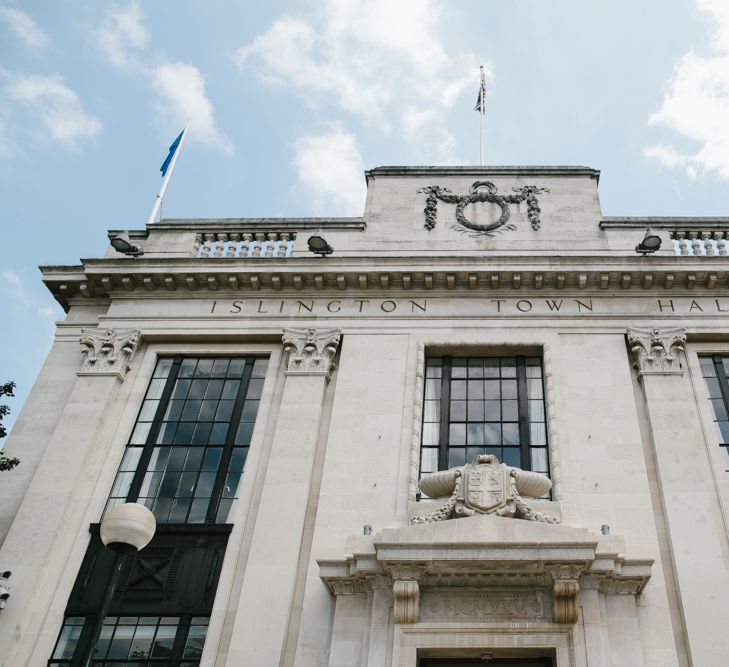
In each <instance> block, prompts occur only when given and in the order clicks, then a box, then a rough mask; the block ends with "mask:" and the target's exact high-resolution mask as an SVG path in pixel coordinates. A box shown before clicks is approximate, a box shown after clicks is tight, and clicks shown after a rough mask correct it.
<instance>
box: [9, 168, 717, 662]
mask: <svg viewBox="0 0 729 667" xmlns="http://www.w3.org/2000/svg"><path fill="white" fill-rule="evenodd" d="M366 178H367V184H368V191H367V200H366V206H365V211H364V215H363V217H362V218H321V219H179V220H178V219H175V220H171V219H168V220H164V221H162V222H160V223H158V224H154V225H150V226H148V227H147V228H146V229H144V230H130V231H129V235H130V239H131V243H132V244H133V245H136V246H139V247H141V249H142V251H143V254H140V255H138V256H130V255H125V254H122V253H120V252H117V251H116V250H115V249H114V247H112V246H111V245H109V246H108V247H107V249H106V251H105V253H104V255H103V257H101V258H97V259H85V260H82V262H81V263H80V264H79V265H77V266H47V267H42V272H43V280H44V282H45V284H46V285H47V286H48V288H49V289H50V290H51V292H52V293H53V295H54V296H55V298H56V299H57V300H58V301H59V302H60V303H61V304H62V305H63V307H64V309H65V310H66V311H67V317H66V319H65V320H64V321H63V322H60V323H58V327H57V332H56V337H55V342H54V344H53V347H52V349H51V350H50V352H49V354H48V358H47V360H46V362H45V365H44V366H43V368H42V370H41V372H40V375H39V377H38V380H37V382H36V384H35V386H34V388H33V390H32V392H31V394H30V397H29V398H28V400H27V402H26V404H25V406H24V408H23V410H22V412H21V413H20V415H19V417H18V420H17V423H16V425H15V428H14V430H13V432H12V434H11V436H10V437H9V439H8V443H7V451H8V452H9V453H10V454H13V455H17V456H20V457H21V458H22V464H21V466H20V467H18V468H17V469H16V470H14V471H13V472H11V473H3V478H2V486H0V539H1V540H2V542H1V544H2V547H1V549H0V566H1V567H2V569H3V570H11V571H12V577H11V579H10V580H9V581H10V584H11V596H10V598H9V599H8V600H7V604H6V606H5V608H4V610H3V611H2V613H0V656H1V657H2V660H3V664H4V665H8V666H13V667H15V666H20V665H32V666H34V667H35V666H40V665H46V664H51V665H64V664H66V665H77V664H83V658H82V654H83V653H84V652H85V651H88V650H89V648H90V647H89V646H88V644H89V641H90V636H91V635H90V628H91V626H92V625H93V622H94V620H95V618H96V616H98V614H99V610H100V605H101V600H102V598H103V596H104V592H105V590H106V587H107V584H108V580H109V575H110V568H111V560H110V559H111V556H110V554H109V552H107V551H106V550H105V549H104V548H103V546H102V545H101V543H100V541H99V522H100V520H101V518H102V516H103V514H104V512H105V511H106V510H107V509H108V508H109V507H111V506H114V505H116V504H118V503H122V502H125V501H133V502H140V503H144V504H145V505H147V506H148V507H150V509H152V510H153V512H154V514H155V516H156V519H157V532H156V535H155V537H154V539H153V541H152V542H151V544H150V545H149V546H148V547H146V548H145V549H144V550H143V551H141V552H140V553H139V555H138V556H134V557H131V556H130V557H128V558H127V560H126V561H125V562H124V563H123V566H122V570H121V573H120V579H119V583H118V585H117V587H116V589H115V592H114V595H113V596H112V599H111V604H110V609H109V614H108V616H107V617H106V621H105V624H104V626H103V629H102V635H101V639H100V641H99V644H98V651H97V653H96V662H94V664H96V665H127V664H128V665H132V664H133V665H170V666H171V665H175V666H177V665H180V666H184V667H192V666H194V665H198V664H199V665H203V666H206V667H213V666H216V667H222V666H223V665H227V666H236V667H238V666H241V665H254V666H256V667H258V666H262V667H264V666H265V667H267V666H272V667H273V666H285V667H289V666H296V667H324V666H325V665H332V666H341V667H355V666H356V667H364V666H367V667H382V666H383V665H392V666H397V667H416V666H420V667H434V666H435V665H441V666H445V665H451V666H452V667H456V666H463V665H470V664H486V663H488V664H492V665H495V666H498V665H507V664H508V665H522V666H524V667H528V666H535V665H540V666H545V665H551V666H553V667H567V666H569V667H578V666H580V667H583V666H588V665H589V666H590V667H601V666H604V667H609V666H610V667H612V666H618V665H630V666H631V667H638V666H643V665H645V666H649V665H650V666H654V667H658V666H660V667H666V666H672V665H676V666H679V665H680V666H688V665H693V666H694V667H699V666H702V667H704V666H706V667H709V666H718V665H725V664H727V661H729V657H728V656H729V633H728V632H726V630H725V625H726V618H727V617H728V616H729V541H728V539H727V538H728V535H729V532H728V529H729V524H728V519H727V511H728V509H729V480H728V479H727V472H726V471H727V469H729V457H727V453H726V452H727V449H726V445H727V443H729V417H728V416H727V412H728V410H729V383H728V382H727V377H728V375H729V296H727V279H728V276H729V274H728V272H727V268H726V267H727V261H728V260H727V255H728V252H727V245H726V243H727V241H726V240H725V239H726V234H727V232H729V218H712V219H707V218H651V219H643V218H640V219H639V218H610V217H605V216H603V214H602V212H601V209H600V203H599V198H598V180H599V172H597V171H595V170H593V169H590V168H586V167H490V168H465V167H448V168H440V167H421V168H412V167H380V168H376V169H373V170H371V171H369V172H367V174H366ZM648 225H650V226H651V227H652V229H653V230H654V231H655V235H657V236H659V237H660V239H661V247H660V249H659V250H658V251H656V252H654V253H647V254H641V253H639V252H636V245H638V244H639V243H640V242H641V241H642V240H643V237H644V234H645V231H646V227H647V226H648ZM117 234H118V231H110V232H109V238H110V239H113V238H114V237H115V236H117ZM312 236H314V237H316V238H318V239H323V241H322V243H321V244H320V245H321V246H322V247H323V248H324V250H326V249H327V248H326V246H327V245H328V246H329V249H331V250H333V252H332V253H331V254H328V255H327V254H324V255H317V254H314V253H312V252H310V251H309V249H308V246H307V240H308V239H309V238H310V237H312ZM315 240H316V239H315ZM446 471H450V472H446ZM547 477H548V478H549V479H550V480H551V488H550V484H549V482H545V479H546V478H547ZM421 478H422V480H423V481H422V482H421Z"/></svg>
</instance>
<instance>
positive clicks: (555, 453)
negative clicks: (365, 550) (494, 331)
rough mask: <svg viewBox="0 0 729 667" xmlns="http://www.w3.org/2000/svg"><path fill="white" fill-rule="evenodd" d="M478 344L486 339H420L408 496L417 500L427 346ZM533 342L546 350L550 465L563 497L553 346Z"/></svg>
mask: <svg viewBox="0 0 729 667" xmlns="http://www.w3.org/2000/svg"><path fill="white" fill-rule="evenodd" d="M476 344H484V343H483V341H481V342H479V341H473V340H456V341H453V340H450V341H442V340H433V341H420V342H419V343H418V351H417V360H416V365H415V383H414V387H413V392H414V395H413V400H412V406H413V416H412V420H413V422H412V423H413V427H412V436H411V439H410V465H409V476H408V500H410V501H413V502H415V500H417V496H416V494H417V492H418V473H419V472H420V443H421V438H422V429H423V400H424V395H425V348H426V347H440V348H443V347H446V348H458V349H461V350H463V349H468V348H469V347H473V346H474V345H476ZM487 344H488V345H489V346H493V347H499V346H502V345H503V346H506V345H510V346H512V347H513V344H514V343H513V341H512V342H508V341H502V342H494V343H492V342H490V341H489V342H488V343H487ZM531 344H532V345H539V346H541V347H542V350H543V355H544V356H543V362H544V368H543V371H544V392H545V393H544V398H545V405H546V410H547V415H546V418H547V432H548V434H549V441H548V443H547V444H548V452H549V465H550V472H551V479H552V499H553V500H562V468H561V452H560V444H559V436H558V431H557V418H556V416H555V404H554V381H553V378H552V372H553V371H552V369H553V363H552V349H551V346H550V345H549V344H548V343H546V342H545V343H531ZM525 345H529V343H525Z"/></svg>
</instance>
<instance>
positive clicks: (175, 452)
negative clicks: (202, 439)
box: [167, 447, 187, 471]
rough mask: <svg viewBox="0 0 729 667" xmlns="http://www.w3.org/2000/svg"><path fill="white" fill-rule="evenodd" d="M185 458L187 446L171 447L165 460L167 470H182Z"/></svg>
mask: <svg viewBox="0 0 729 667" xmlns="http://www.w3.org/2000/svg"><path fill="white" fill-rule="evenodd" d="M186 458H187V447H172V449H171V451H170V457H169V459H168V460H167V470H175V471H178V470H183V469H184V467H185V459H186Z"/></svg>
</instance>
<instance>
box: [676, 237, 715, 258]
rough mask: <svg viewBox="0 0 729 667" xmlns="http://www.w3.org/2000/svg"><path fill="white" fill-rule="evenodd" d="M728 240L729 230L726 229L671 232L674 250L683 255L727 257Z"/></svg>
mask: <svg viewBox="0 0 729 667" xmlns="http://www.w3.org/2000/svg"><path fill="white" fill-rule="evenodd" d="M728 240H729V232H725V231H715V232H703V231H687V232H680V231H675V232H671V241H672V242H673V250H674V252H675V254H676V255H678V256H683V257H716V256H722V257H726V256H727V255H729V248H728V247H727V241H728Z"/></svg>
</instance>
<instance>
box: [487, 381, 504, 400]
mask: <svg viewBox="0 0 729 667" xmlns="http://www.w3.org/2000/svg"><path fill="white" fill-rule="evenodd" d="M483 395H484V397H485V398H492V399H495V398H500V396H501V394H500V391H499V381H498V380H486V381H485V382H484V383H483Z"/></svg>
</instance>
